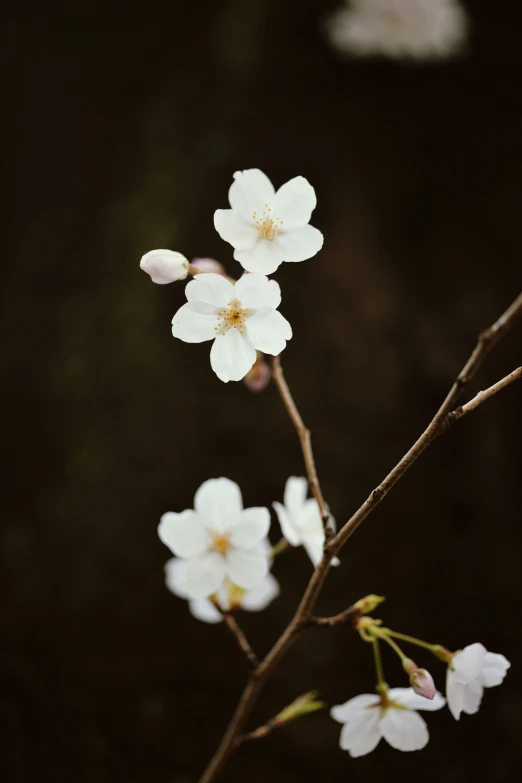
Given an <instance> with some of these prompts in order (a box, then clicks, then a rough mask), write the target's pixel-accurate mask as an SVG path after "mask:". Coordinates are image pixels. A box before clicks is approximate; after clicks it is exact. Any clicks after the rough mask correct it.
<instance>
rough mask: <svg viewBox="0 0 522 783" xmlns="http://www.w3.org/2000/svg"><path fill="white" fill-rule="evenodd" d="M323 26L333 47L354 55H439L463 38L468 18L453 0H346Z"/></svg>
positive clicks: (421, 57)
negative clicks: (343, 5) (345, 4)
mask: <svg viewBox="0 0 522 783" xmlns="http://www.w3.org/2000/svg"><path fill="white" fill-rule="evenodd" d="M347 2H348V6H349V7H348V8H342V9H340V10H339V11H336V12H334V13H333V14H332V15H331V17H330V18H329V20H328V22H327V32H328V35H329V37H330V40H331V42H332V44H333V45H334V46H335V48H336V49H338V50H340V51H341V52H345V53H347V54H352V55H355V56H360V57H371V56H375V55H381V56H384V57H397V58H401V57H412V58H416V59H419V60H425V59H432V58H439V59H444V58H448V57H451V56H453V55H454V54H456V53H458V52H459V51H460V50H461V49H462V47H463V44H464V43H465V41H466V38H467V34H468V19H467V16H466V12H465V11H464V8H463V7H462V6H461V4H460V2H459V1H458V0H351V1H350V0H347Z"/></svg>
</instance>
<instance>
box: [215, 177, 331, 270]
mask: <svg viewBox="0 0 522 783" xmlns="http://www.w3.org/2000/svg"><path fill="white" fill-rule="evenodd" d="M228 200H229V202H230V206H231V209H217V210H216V211H215V213H214V225H215V227H216V231H217V232H218V234H219V235H220V237H221V238H222V239H224V240H225V242H228V243H229V244H231V245H232V247H233V248H234V258H235V259H236V261H239V263H240V264H241V265H242V266H243V267H244V268H245V269H247V270H248V271H249V272H259V273H261V274H265V275H269V274H271V273H272V272H275V271H276V269H277V268H278V266H279V265H280V264H281V263H282V262H283V261H306V259H308V258H312V256H315V254H316V253H318V252H319V250H320V249H321V248H322V246H323V235H322V234H321V232H320V231H318V229H316V228H314V227H313V226H310V225H309V223H310V218H311V216H312V212H313V210H314V209H315V206H316V204H317V199H316V196H315V190H314V189H313V187H312V186H311V185H310V183H309V182H308V180H306V179H305V178H304V177H294V178H293V179H291V180H289V181H288V182H286V183H285V184H284V185H282V186H281V187H280V188H279V190H278V191H277V193H276V191H275V189H274V186H273V185H272V183H271V182H270V180H269V179H268V177H267V176H266V174H263V172H262V171H260V170H259V169H247V170H245V171H236V173H235V174H234V182H233V183H232V185H231V187H230V190H229V192H228Z"/></svg>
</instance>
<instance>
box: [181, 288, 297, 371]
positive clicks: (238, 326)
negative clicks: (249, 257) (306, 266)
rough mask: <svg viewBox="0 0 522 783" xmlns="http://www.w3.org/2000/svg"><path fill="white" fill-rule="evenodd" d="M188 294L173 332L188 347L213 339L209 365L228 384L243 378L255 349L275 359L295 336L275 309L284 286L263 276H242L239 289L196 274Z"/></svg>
mask: <svg viewBox="0 0 522 783" xmlns="http://www.w3.org/2000/svg"><path fill="white" fill-rule="evenodd" d="M185 294H186V296H187V299H188V302H187V304H184V305H183V307H181V308H180V309H179V310H178V312H177V313H176V315H175V316H174V318H173V319H172V334H173V335H174V337H179V339H180V340H184V341H185V342H187V343H201V342H205V341H206V340H214V343H213V345H212V348H211V351H210V364H211V366H212V369H213V370H214V372H215V373H216V375H217V376H218V378H220V379H221V380H222V381H224V382H225V383H228V381H240V380H241V379H242V378H244V377H245V375H246V374H247V373H248V371H249V370H250V368H251V367H252V365H253V364H254V362H255V361H256V349H257V350H259V351H263V353H269V354H272V356H277V354H279V353H281V351H282V350H283V349H284V348H285V346H286V341H287V340H289V339H290V338H291V337H292V328H291V326H290V324H289V323H288V321H287V320H286V318H283V316H282V315H281V313H279V312H278V311H277V308H278V307H279V304H280V302H281V291H280V288H279V286H278V284H277V283H276V282H275V280H268V278H267V277H265V276H264V275H255V274H253V275H252V274H244V275H243V276H242V277H241V279H240V280H238V281H237V283H235V285H234V284H233V283H231V282H230V280H227V279H226V278H225V277H222V276H221V275H216V274H212V273H208V274H201V275H196V276H195V277H194V280H192V281H191V282H190V283H188V285H187V286H186V288H185Z"/></svg>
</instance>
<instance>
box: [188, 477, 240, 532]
mask: <svg viewBox="0 0 522 783" xmlns="http://www.w3.org/2000/svg"><path fill="white" fill-rule="evenodd" d="M194 508H195V509H196V511H197V512H198V514H199V517H200V519H201V521H202V524H203V525H204V526H205V527H206V528H207V529H209V530H211V531H213V532H216V533H226V532H228V531H229V529H230V528H231V527H233V526H234V525H236V524H238V522H239V521H240V519H241V515H242V513H243V498H242V497H241V490H240V489H239V487H238V485H237V484H236V482H235V481H231V480H230V479H228V478H216V479H207V481H204V482H203V484H202V485H201V486H200V488H199V489H198V491H197V492H196V494H195V496H194Z"/></svg>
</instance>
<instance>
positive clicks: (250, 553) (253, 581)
mask: <svg viewBox="0 0 522 783" xmlns="http://www.w3.org/2000/svg"><path fill="white" fill-rule="evenodd" d="M226 560H227V572H228V577H229V579H230V581H231V582H233V583H234V584H235V585H237V586H238V587H242V588H243V590H250V589H251V588H252V587H255V586H256V585H257V584H259V583H260V582H261V581H262V580H263V579H264V578H265V576H266V575H267V573H268V558H267V556H266V554H265V553H264V551H263V549H262V547H260V546H257V547H253V548H252V549H230V550H229V551H228V552H227V555H226Z"/></svg>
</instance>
